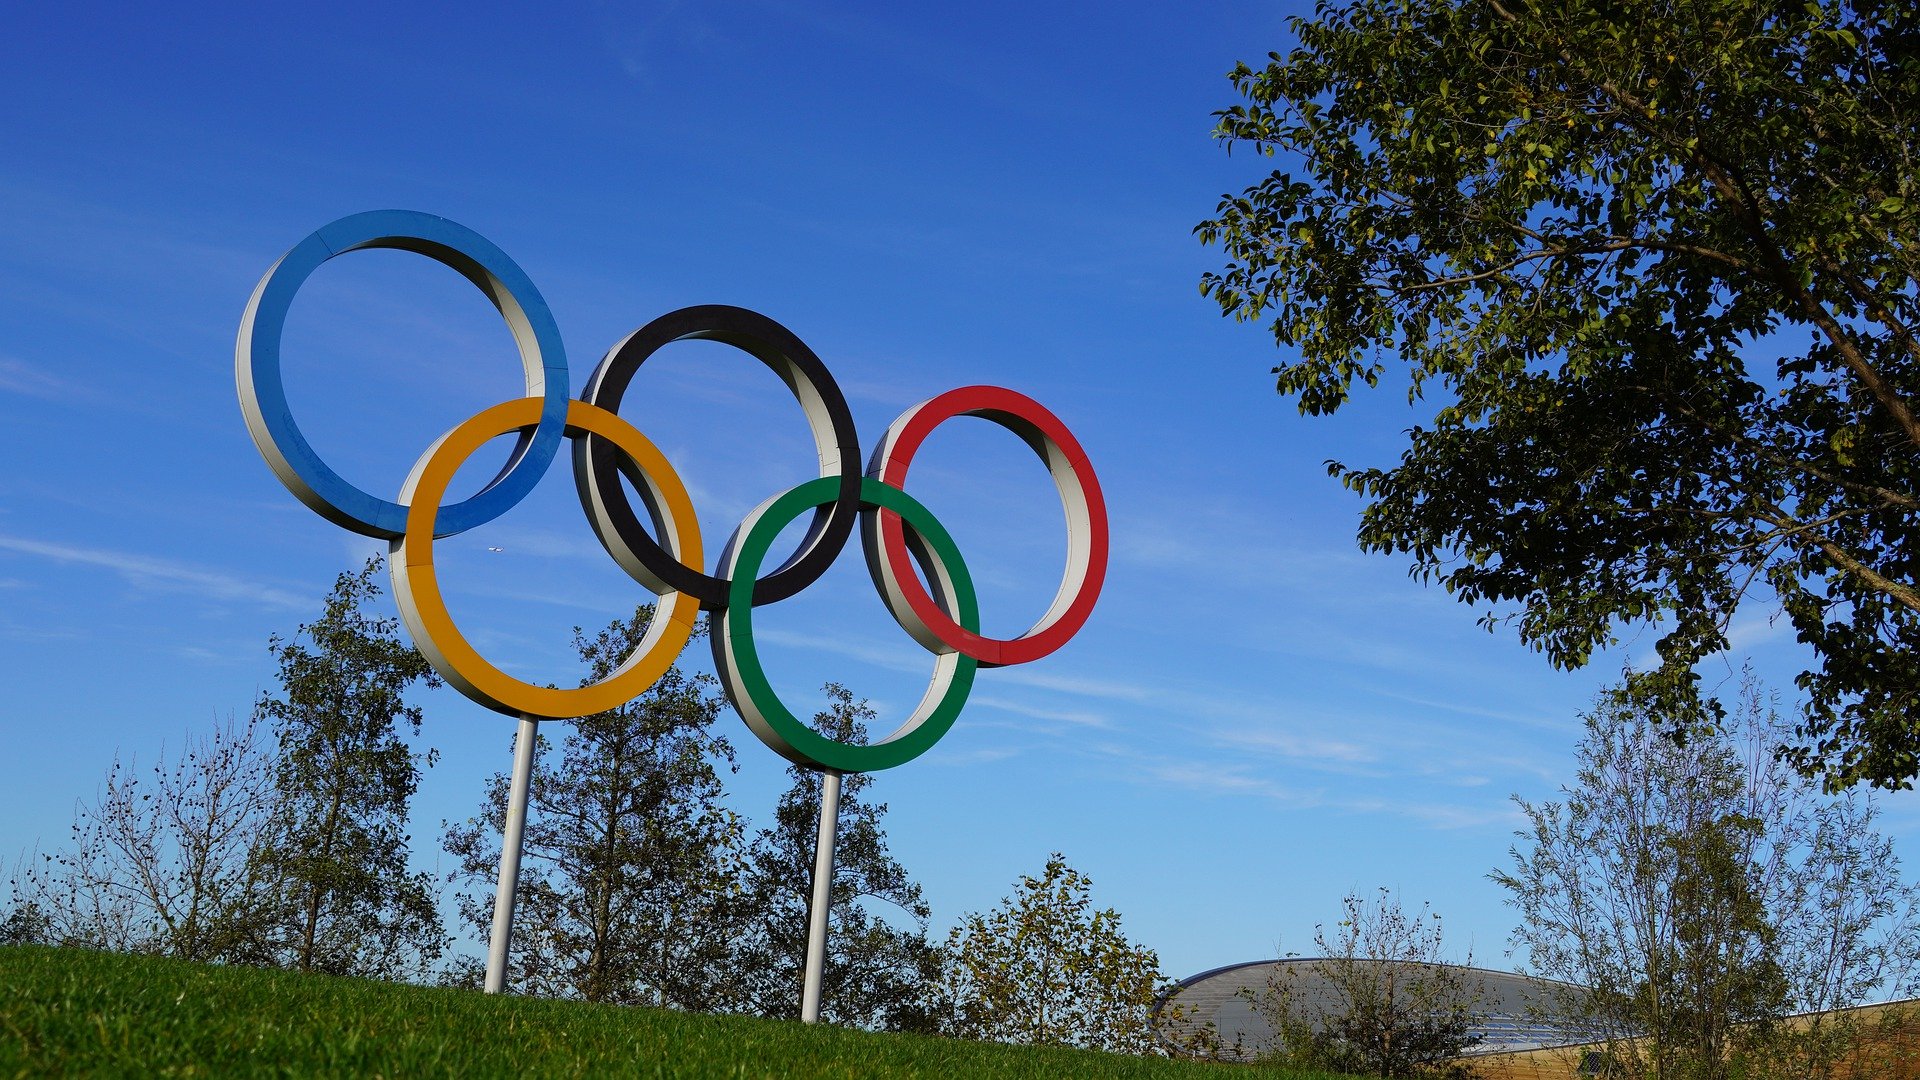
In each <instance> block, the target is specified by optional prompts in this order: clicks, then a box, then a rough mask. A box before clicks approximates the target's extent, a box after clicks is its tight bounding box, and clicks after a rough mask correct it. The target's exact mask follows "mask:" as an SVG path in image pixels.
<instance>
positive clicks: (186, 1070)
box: [0, 947, 1319, 1080]
mask: <svg viewBox="0 0 1920 1080" xmlns="http://www.w3.org/2000/svg"><path fill="white" fill-rule="evenodd" d="M1223 1074H1226V1075H1229V1076H1231V1075H1246V1070H1245V1069H1244V1067H1236V1066H1224V1065H1205V1064H1198V1063H1193V1062H1181V1061H1164V1060H1156V1059H1147V1058H1134V1057H1126V1056H1121V1055H1115V1054H1099V1053H1092V1052H1088V1051H1079V1050H1065V1049H1058V1048H1034V1047H1014V1046H1002V1045H999V1044H993V1043H975V1042H963V1041H958V1040H952V1039H933V1038H921V1037H914V1036H904V1035H880V1034H873V1033H869V1032H861V1031H849V1030H844V1029H840V1028H833V1027H827V1026H824V1025H822V1026H805V1025H801V1024H795V1023H784V1022H780V1021H771V1020H760V1019H755V1018H751V1017H739V1016H701V1015H694V1014H688V1013H678V1012H671V1011H662V1010H655V1009H630V1008H620V1007H616V1006H605V1005H588V1004H583V1003H579V1002H565V1001H541V1000H534V999H523V998H511V997H488V996H486V995H483V994H477V993H473V992H470V991H463V990H446V989H438V988H432V987H419V986H399V985H394V984H391V983H381V982H373V981H368V980H362V979H336V978H327V977H323V976H311V975H298V974H294V973H291V972H284V971H259V970H252V969H246V968H226V967H209V966H203V965H198V964H187V963H181V962H179V961H171V960H164V959H157V958H153V957H136V956H123V955H118V954H113V953H98V952H89V951H84V950H76V949H48V948H26V947H19V948H0V1077H39V1076H89V1077H92V1076H101V1077H107V1076H129V1077H131V1076H139V1077H230V1076H233V1077H246V1076H343V1077H344V1076H352V1077H420V1076H460V1077H486V1076H514V1077H581V1076H621V1077H634V1076H637V1077H782V1078H784V1077H974V1076H978V1077H1015V1078H1021V1077H1033V1078H1036V1080H1037V1078H1041V1077H1047V1078H1052V1077H1102V1078H1104V1077H1113V1078H1116V1080H1119V1078H1136V1077H1137V1078H1141V1080H1180V1078H1183V1077H1207V1078H1210V1080H1221V1078H1222V1076H1223ZM1267 1075H1272V1074H1267ZM1298 1080H1319V1078H1313V1077H1308V1076H1306V1075H1301V1076H1300V1077H1298Z"/></svg>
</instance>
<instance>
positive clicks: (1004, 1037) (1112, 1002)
mask: <svg viewBox="0 0 1920 1080" xmlns="http://www.w3.org/2000/svg"><path fill="white" fill-rule="evenodd" d="M1092 890H1093V883H1092V882H1091V881H1089V880H1088V878H1087V876H1086V875H1085V874H1082V873H1080V872H1079V871H1078V870H1075V869H1073V868H1072V867H1070V866H1068V865H1067V860H1066V857H1065V856H1063V855H1061V854H1060V853H1059V852H1054V853H1053V854H1052V855H1051V856H1049V857H1048V859H1047V866H1046V869H1045V870H1044V871H1042V873H1041V876H1039V877H1027V876H1022V877H1021V879H1020V886H1019V888H1018V890H1016V892H1015V893H1014V895H1013V896H1011V897H1008V898H1006V899H1004V900H1002V901H1001V903H1000V906H998V907H996V908H994V909H993V910H992V911H989V912H987V913H985V914H969V915H967V916H966V917H965V918H964V919H962V920H961V921H960V925H958V926H956V927H954V929H953V932H952V933H951V934H950V935H949V936H948V938H947V952H948V955H949V965H950V966H949V969H948V976H947V987H946V990H945V996H946V999H947V1001H948V1002H949V1007H950V1008H951V1009H952V1014H951V1018H950V1021H949V1022H950V1029H951V1031H952V1033H953V1034H955V1035H958V1036H960V1037H961V1038H969V1039H995V1040H998V1041H1000V1042H1011V1043H1029V1044H1036V1045H1065V1046H1079V1047H1085V1048H1087V1049H1092V1050H1108V1051H1113V1052H1117V1053H1127V1054H1151V1053H1159V1052H1162V1051H1163V1049H1164V1048H1163V1047H1162V1046H1161V1044H1160V1042H1159V1041H1158V1040H1157V1039H1156V1038H1155V1035H1154V1032H1153V1026H1152V1012H1153V1006H1154V1002H1155V1001H1156V1000H1157V999H1158V997H1159V995H1160V994H1161V992H1162V991H1163V990H1165V989H1166V980H1165V979H1164V978H1163V977H1162V975H1161V974H1160V958H1159V956H1158V955H1157V954H1156V953H1155V952H1154V951H1153V950H1152V949H1149V948H1146V947H1144V946H1141V945H1136V944H1134V943H1133V942H1131V941H1129V940H1127V937H1126V935H1125V934H1124V933H1122V932H1121V929H1120V915H1119V913H1118V912H1116V911H1114V910H1113V909H1112V908H1103V909H1100V910H1095V909H1094V907H1093V900H1092V895H1091V894H1092Z"/></svg>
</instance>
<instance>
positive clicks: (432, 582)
mask: <svg viewBox="0 0 1920 1080" xmlns="http://www.w3.org/2000/svg"><path fill="white" fill-rule="evenodd" d="M539 420H540V402H539V401H538V400H537V399H534V398H520V399H517V400H514V401H508V402H504V403H502V404H499V405H495V406H493V407H492V408H489V409H484V410H482V411H481V412H480V413H478V414H477V415H475V416H473V417H471V418H469V419H468V420H466V421H464V422H462V423H461V424H460V425H459V426H458V427H456V428H454V429H453V430H452V431H450V432H448V433H447V434H445V435H443V436H441V437H440V439H439V440H438V441H436V442H435V443H434V444H433V446H432V447H430V448H428V450H427V452H426V453H425V454H423V455H422V456H421V458H420V461H419V463H418V464H416V465H415V466H414V469H413V474H412V475H411V476H409V477H408V478H407V482H406V486H405V487H404V488H402V490H401V498H402V499H405V500H407V502H408V503H409V504H410V509H409V511H408V513H407V528H406V531H405V533H403V534H402V536H401V538H400V539H398V540H395V541H394V542H393V549H392V552H391V555H390V557H389V558H388V560H387V563H388V569H389V570H390V571H391V573H392V576H393V595H394V600H395V602H396V603H397V604H398V606H399V608H400V615H401V618H402V619H403V620H404V621H405V622H406V624H407V629H408V630H409V631H410V632H411V633H412V636H413V642H414V645H415V647H417V648H418V649H419V650H420V652H421V654H422V655H424V656H426V658H427V661H428V662H429V663H431V664H432V665H433V668H434V670H435V671H438V672H439V673H440V676H441V677H442V678H444V679H446V680H447V681H448V682H449V683H452V684H453V685H454V686H455V687H457V688H458V689H459V690H460V692H461V693H463V694H465V695H466V696H467V697H469V698H471V699H473V700H474V701H477V702H479V703H481V704H482V705H485V706H487V707H488V708H491V709H495V710H498V711H500V712H504V713H507V714H509V715H514V716H519V715H531V716H539V717H556V718H557V717H573V716H592V715H594V714H596V713H602V712H606V711H608V710H610V709H617V708H619V707H620V706H622V705H625V704H626V703H627V702H629V701H632V700H633V699H634V698H637V697H639V696H640V695H641V694H644V693H646V692H647V690H648V689H649V688H650V687H652V686H653V684H654V683H655V682H656V681H658V680H659V678H660V677H661V676H662V675H664V674H666V672H667V670H668V669H669V668H671V667H672V666H673V663H674V661H675V660H677V659H679V657H680V653H681V651H682V650H684V649H685V648H686V646H687V641H688V640H689V639H690V638H691V637H692V635H693V624H694V620H695V619H697V618H698V617H699V613H700V607H699V604H698V602H697V601H695V600H694V599H693V598H692V597H691V596H688V595H686V594H685V593H676V592H668V593H665V594H662V595H661V596H660V600H659V603H658V604H656V605H655V607H654V617H653V621H652V622H651V623H649V624H648V626H647V630H646V633H645V634H644V635H643V636H642V638H641V640H640V642H639V643H638V644H637V645H636V646H634V649H633V651H632V653H630V654H629V655H628V656H627V658H626V660H624V661H623V662H622V663H621V664H620V666H619V667H618V668H617V669H615V670H614V672H613V673H612V674H610V675H608V676H607V677H606V678H605V679H602V680H600V681H599V682H594V683H589V684H587V685H585V686H578V687H569V688H559V687H552V686H536V685H534V684H533V683H529V682H525V681H523V680H521V679H516V678H514V677H513V676H511V675H508V674H507V673H506V672H504V671H501V670H500V669H499V668H498V667H495V666H494V665H493V664H492V663H491V662H490V661H488V660H487V659H486V658H485V657H483V656H481V655H480V653H479V651H478V650H477V649H475V648H474V647H473V646H472V644H470V643H469V642H468V641H467V639H466V636H465V635H463V634H462V633H461V632H460V628H459V627H458V626H457V625H455V624H454V621H453V616H452V615H451V614H450V613H449V612H448V611H447V605H446V601H445V599H444V598H443V597H442V595H441V592H440V581H439V575H438V573H437V572H436V571H435V569H434V565H433V538H434V535H435V521H434V519H435V516H436V512H437V509H438V507H439V505H440V498H441V496H442V495H444V494H446V490H447V484H448V483H450V482H451V481H452V480H453V476H454V473H455V472H457V471H458V470H459V468H460V465H461V463H462V462H464V461H466V459H467V458H468V456H469V455H471V454H472V453H473V452H474V451H475V450H477V449H479V448H480V446H481V445H483V444H485V443H486V442H487V441H488V440H490V439H492V438H494V437H496V436H499V435H503V434H506V433H507V432H510V431H513V430H515V429H516V428H518V429H522V430H524V429H527V428H532V427H534V426H535V425H537V424H538V423H539ZM566 420H567V429H568V434H569V435H572V436H573V437H574V438H575V439H576V440H579V439H584V438H585V437H587V435H588V434H589V433H591V434H592V435H595V436H598V437H600V438H603V439H606V440H608V441H609V442H610V444H611V445H613V446H616V447H618V448H619V450H620V451H622V452H623V453H624V454H625V455H626V456H627V457H628V458H630V459H631V460H632V463H633V466H634V467H633V469H632V471H631V472H630V473H629V475H630V476H632V477H633V478H634V479H635V481H636V483H637V484H638V486H639V487H640V489H641V490H643V491H647V490H650V489H651V492H652V495H653V503H654V504H655V505H657V506H658V507H659V508H660V512H659V514H658V516H657V518H656V520H657V521H658V522H659V524H660V526H661V529H662V532H663V533H664V535H666V536H668V537H670V538H671V541H670V542H671V543H672V544H673V547H674V551H675V552H676V553H677V554H679V555H681V556H683V557H685V558H689V559H693V560H696V561H697V560H699V559H700V557H701V551H700V528H699V525H698V523H697V520H696V518H695V516H694V511H693V500H692V499H691V498H690V497H689V496H688V495H687V489H686V486H685V485H684V484H682V483H681V481H680V477H679V475H678V474H677V473H675V472H674V469H673V466H672V465H671V464H670V463H669V462H668V461H667V458H666V455H664V454H662V453H661V452H660V450H659V448H658V447H656V446H654V445H653V443H652V442H650V441H649V440H648V439H647V437H646V436H644V435H642V434H641V433H640V432H639V431H638V430H636V429H635V428H634V427H633V426H632V425H631V424H628V423H627V422H626V421H624V420H622V419H620V418H619V417H618V416H616V415H614V414H613V413H610V412H607V411H605V410H604V409H599V408H595V407H594V406H592V405H589V404H587V403H586V402H584V401H574V402H572V403H571V404H570V406H569V408H568V409H567V417H566Z"/></svg>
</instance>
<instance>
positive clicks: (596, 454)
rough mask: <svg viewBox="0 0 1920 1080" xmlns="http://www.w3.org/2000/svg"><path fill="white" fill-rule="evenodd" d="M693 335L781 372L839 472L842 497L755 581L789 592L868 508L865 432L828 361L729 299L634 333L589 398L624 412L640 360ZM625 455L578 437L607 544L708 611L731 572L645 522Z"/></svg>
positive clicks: (764, 588) (768, 595)
mask: <svg viewBox="0 0 1920 1080" xmlns="http://www.w3.org/2000/svg"><path fill="white" fill-rule="evenodd" d="M690 340H706V341H719V342H724V343H726V344H728V345H731V346H733V347H734V348H736V349H739V350H740V351H742V352H744V353H746V354H748V355H749V356H752V357H753V358H754V359H756V360H758V361H760V362H761V363H763V364H765V365H767V367H768V368H770V369H772V371H773V373H774V374H775V375H778V376H780V381H782V382H784V383H786V384H787V389H788V390H790V391H792V392H793V396H794V399H795V400H796V401H798V402H799V403H800V407H801V408H802V409H804V410H806V413H807V424H808V426H809V427H810V428H812V429H813V439H814V446H815V448H816V449H817V450H818V451H819V454H820V475H822V476H838V477H839V479H840V494H839V497H838V498H836V499H835V500H834V501H833V502H832V503H829V504H828V505H826V506H822V507H819V508H816V509H815V510H814V512H813V522H812V524H810V525H809V526H808V527H807V535H806V537H805V538H804V539H802V540H801V541H800V547H799V549H798V550H797V551H795V552H794V553H793V557H792V558H789V559H788V560H787V561H786V562H785V563H782V564H781V566H780V568H779V569H777V570H775V571H774V572H773V573H771V574H768V575H767V576H765V577H763V578H760V579H758V580H757V581H755V582H754V585H753V602H754V603H755V604H756V605H758V604H770V603H773V602H775V601H778V600H784V599H786V598H787V597H789V596H792V595H793V594H795V593H797V592H799V591H800V590H801V589H804V588H806V587H807V586H808V585H811V584H813V583H814V582H815V581H817V580H819V578H820V575H822V574H824V573H826V572H827V567H829V566H832V565H833V560H834V559H835V558H837V557H838V556H839V554H840V549H841V548H843V547H845V546H846V543H847V537H848V536H850V535H851V534H852V532H853V526H854V523H855V521H856V520H858V518H859V516H860V440H859V438H858V436H856V435H855V434H854V430H853V413H852V411H851V410H849V409H848V408H847V399H846V398H845V397H844V396H842V395H841V393H840V387H839V384H837V383H835V382H834V381H833V376H832V375H831V374H829V373H828V372H827V366H826V365H825V364H823V363H821V362H820V358H819V357H817V356H815V355H814V354H813V350H812V349H809V348H807V346H806V343H805V342H803V341H801V340H800V339H799V338H798V337H796V336H795V335H794V333H793V331H791V330H788V329H787V328H786V327H784V326H781V325H780V324H779V323H777V322H774V321H773V320H772V319H769V318H767V317H766V316H765V315H762V314H760V313H759V312H755V311H748V310H747V309H746V308H738V307H731V306H728V305H725V304H703V305H701V306H698V307H687V308H681V309H680V310H678V311H670V312H668V313H667V314H665V315H662V316H660V317H659V318H657V319H655V320H653V321H652V322H650V323H648V324H647V325H645V326H643V327H641V328H640V329H638V330H635V331H634V332H633V333H631V334H629V335H627V337H626V339H625V340H624V341H622V342H620V343H619V344H618V345H615V346H614V347H613V348H612V349H611V350H609V351H608V352H607V355H606V357H605V358H604V359H602V360H601V361H600V366H599V367H597V368H595V369H594V372H593V377H592V378H591V379H589V380H588V381H587V387H586V390H585V391H583V392H582V394H581V398H582V399H583V400H585V401H587V402H589V403H591V404H594V405H598V406H599V407H600V408H602V409H605V410H607V411H608V412H613V413H618V412H619V411H620V399H621V398H622V397H623V396H624V395H625V394H626V392H627V386H628V384H629V383H631V382H632V381H633V376H634V373H635V372H637V371H639V370H640V365H641V364H643V363H645V362H646V360H647V358H648V357H650V356H652V355H653V354H654V353H655V352H657V351H658V350H659V349H660V347H661V346H663V345H666V344H668V343H669V342H674V341H690ZM621 456H622V455H621V454H620V452H619V450H618V449H616V448H615V447H614V445H613V444H612V443H611V442H608V441H607V440H606V439H603V438H601V437H599V436H597V435H589V436H587V437H585V438H580V439H575V440H574V441H573V475H574V486H575V487H576V489H577V490H578V491H579V493H580V506H581V508H582V509H584V510H585V511H586V514H587V520H588V521H589V522H591V523H592V524H593V531H594V533H595V535H597V536H599V538H600V543H601V546H603V547H605V548H606V549H607V554H609V555H611V556H613V558H614V560H615V561H616V562H618V563H620V565H621V566H622V567H623V568H625V569H626V570H627V571H628V572H629V573H631V574H633V575H634V576H635V577H638V578H639V579H641V580H642V581H643V582H645V583H646V584H647V585H648V586H649V587H658V588H659V591H662V592H665V591H674V592H684V593H687V594H689V595H691V596H693V597H694V598H696V599H697V600H699V601H700V606H701V607H702V608H704V609H706V610H708V611H719V610H721V609H723V608H725V607H726V606H727V590H728V588H729V586H730V582H728V580H727V579H725V578H718V577H714V576H713V575H711V574H708V573H706V572H705V569H704V568H696V567H689V566H687V565H686V564H684V563H682V562H681V561H680V560H678V559H676V558H674V557H673V556H672V555H671V554H670V553H668V552H667V550H666V549H665V548H662V547H661V546H660V544H659V542H658V541H656V540H655V539H654V538H653V535H652V534H651V533H650V532H648V530H647V529H646V528H645V527H644V526H642V525H641V522H640V518H639V516H638V515H636V514H635V513H634V509H633V504H632V503H631V502H629V501H628V499H627V493H626V490H625V489H624V488H622V487H621V485H620V464H621V463H620V458H621ZM639 491H640V496H641V501H642V502H646V503H648V506H647V516H648V517H649V518H650V519H652V520H654V521H658V520H659V511H658V510H657V509H656V508H655V507H654V506H652V505H651V502H650V495H649V493H648V491H647V488H646V486H645V485H640V486H639ZM722 565H724V563H722Z"/></svg>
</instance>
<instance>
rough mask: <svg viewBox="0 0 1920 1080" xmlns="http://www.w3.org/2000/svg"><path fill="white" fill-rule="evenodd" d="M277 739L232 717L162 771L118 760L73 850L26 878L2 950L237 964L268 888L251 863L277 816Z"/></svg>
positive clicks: (81, 819)
mask: <svg viewBox="0 0 1920 1080" xmlns="http://www.w3.org/2000/svg"><path fill="white" fill-rule="evenodd" d="M266 736H267V733H266V732H265V731H264V730H263V726H262V723H261V719H260V717H259V716H258V715H253V716H249V717H248V718H247V719H246V720H245V721H239V722H236V721H235V720H234V719H233V718H232V717H228V718H227V720H226V722H225V723H223V724H218V725H216V726H215V727H214V728H213V730H212V731H210V732H208V733H207V734H205V735H201V736H197V737H193V736H190V737H189V738H188V739H187V740H186V742H185V743H184V745H183V747H182V749H181V751H180V753H179V754H178V755H177V756H175V757H173V758H171V759H169V757H168V755H167V752H166V748H165V747H164V746H163V747H162V748H161V751H160V755H159V759H158V760H157V761H156V762H155V763H154V765H153V766H152V768H150V769H147V770H141V769H139V768H138V766H137V764H136V763H135V762H133V761H127V762H124V763H123V762H122V761H121V760H120V758H119V757H118V756H116V757H115V758H114V761H113V764H112V765H111V766H110V767H109V768H108V770H107V776H106V781H105V783H104V785H103V786H102V788H101V792H100V795H99V797H98V798H97V799H95V800H94V801H93V802H91V803H87V802H83V803H81V804H80V807H79V810H78V813H77V815H76V817H75V820H74V823H73V827H72V837H71V839H72V843H71V844H70V846H68V847H66V848H64V849H62V850H60V851H58V852H54V853H51V854H46V855H41V856H39V857H38V858H37V859H30V860H28V861H27V863H26V864H24V865H22V866H21V867H20V868H19V869H18V872H17V873H16V874H15V875H14V879H13V881H12V882H11V885H12V892H13V896H14V911H13V914H12V915H11V916H10V917H9V919H8V925H7V927H6V928H0V941H7V940H9V939H18V943H23V944H24V943H29V942H40V943H44V944H58V945H80V946H86V947H89V948H96V949H112V950H115V951H119V952H142V953H154V954H159V955H164V956H173V957H178V958H180V959H182V960H197V961H209V960H219V959H226V958H228V957H229V956H230V954H231V953H232V952H233V950H234V949H235V948H236V946H237V944H238V943H239V942H240V941H242V940H244V939H245V938H246V937H247V935H248V933H249V927H248V926H247V925H246V920H247V919H248V918H249V917H250V913H251V912H252V911H253V910H254V908H255V906H256V905H255V899H256V897H257V895H258V890H259V887H260V882H259V881H258V879H257V877H256V875H255V873H254V872H253V868H252V866H251V864H250V859H251V857H252V856H253V854H254V851H255V848H256V847H257V845H258V844H259V842H260V839H261V836H262V830H263V827H264V825H265V823H266V820H267V814H268V811H269V807H270V804H271V795H272V771H271V768H270V766H271V761H270V759H269V758H268V757H267V755H266V752H265V750H266V746H265V743H266Z"/></svg>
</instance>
